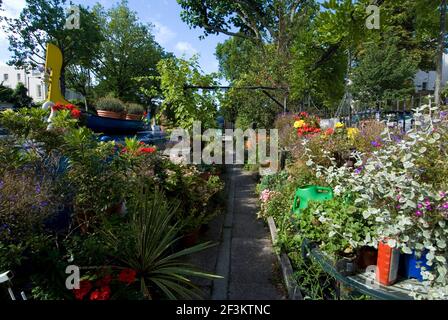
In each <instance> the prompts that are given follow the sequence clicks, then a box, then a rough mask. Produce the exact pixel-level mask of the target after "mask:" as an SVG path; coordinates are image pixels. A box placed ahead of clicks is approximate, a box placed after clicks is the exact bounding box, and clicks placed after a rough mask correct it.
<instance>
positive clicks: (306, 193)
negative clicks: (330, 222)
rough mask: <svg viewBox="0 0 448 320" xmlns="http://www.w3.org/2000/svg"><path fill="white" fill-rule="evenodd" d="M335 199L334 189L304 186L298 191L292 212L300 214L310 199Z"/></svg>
mask: <svg viewBox="0 0 448 320" xmlns="http://www.w3.org/2000/svg"><path fill="white" fill-rule="evenodd" d="M331 199H333V189H331V188H327V187H319V186H304V187H300V188H298V189H297V191H296V195H295V197H294V205H293V207H292V212H293V213H295V214H300V210H303V209H306V208H307V207H308V202H309V201H326V200H331Z"/></svg>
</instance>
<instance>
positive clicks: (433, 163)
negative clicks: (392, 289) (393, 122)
mask: <svg viewBox="0 0 448 320" xmlns="http://www.w3.org/2000/svg"><path fill="white" fill-rule="evenodd" d="M427 110H428V107H426V108H423V109H422V110H417V111H416V112H415V114H414V117H415V118H416V119H417V121H416V123H415V128H414V129H413V130H412V131H410V132H408V133H407V134H403V133H401V132H394V131H393V130H392V129H390V128H388V127H387V126H386V125H384V124H381V123H377V122H371V123H366V124H364V126H362V127H360V128H359V129H355V128H345V126H343V125H342V124H338V125H337V126H336V128H333V129H330V130H326V131H323V132H321V133H316V134H312V135H311V136H310V135H308V136H306V137H301V138H300V139H297V144H295V145H291V149H292V150H293V154H294V160H293V161H292V163H290V164H289V166H288V169H287V170H286V171H285V172H282V173H280V174H277V175H276V176H273V177H269V178H265V179H264V180H263V181H262V182H261V184H260V185H259V186H258V191H259V192H260V202H261V212H260V214H261V216H263V217H268V216H272V217H273V218H274V219H275V220H276V224H277V226H279V228H280V230H279V240H278V243H277V245H278V246H280V247H281V248H282V249H283V250H285V251H286V252H287V253H288V254H289V256H290V258H291V260H292V261H293V264H294V267H295V270H296V272H297V277H298V281H299V284H300V285H301V286H302V287H303V289H304V291H305V293H306V295H308V296H309V297H311V298H332V297H334V296H335V294H336V286H335V281H334V279H333V278H331V277H330V276H328V275H327V274H326V273H325V272H323V270H322V269H321V268H320V267H319V266H318V265H311V266H310V264H309V262H308V263H306V262H305V260H304V259H303V256H302V254H301V251H302V249H303V248H302V244H303V241H304V240H305V239H306V240H308V241H311V242H312V243H314V244H315V245H317V246H318V248H319V250H321V251H322V252H324V253H325V254H327V255H328V256H330V257H332V258H333V259H334V260H335V261H338V262H339V263H342V262H343V261H354V263H355V265H356V266H358V270H357V271H355V272H361V271H363V270H364V269H365V268H366V267H367V266H366V263H365V259H366V254H365V252H366V250H367V251H369V250H370V251H372V249H376V248H378V244H379V242H380V241H385V242H386V244H387V245H388V246H390V247H391V248H396V249H398V250H399V251H400V252H401V259H402V260H406V259H408V257H411V255H412V254H413V253H416V255H417V256H422V257H423V261H424V259H425V258H426V260H427V261H426V267H425V266H424V265H423V266H422V267H421V268H419V269H418V270H419V271H420V275H421V277H422V283H421V285H418V286H412V285H410V286H409V288H408V289H409V292H410V294H411V295H412V296H413V297H414V298H418V299H446V298H448V277H447V263H446V258H447V254H448V251H447V248H446V241H447V234H448V228H447V227H446V221H447V219H448V197H447V194H446V192H447V190H448V185H447V184H448V182H447V181H446V176H447V173H448V172H447V170H448V165H447V163H446V155H447V154H446V153H447V148H446V141H448V140H447V138H448V122H447V121H446V119H445V118H442V117H439V116H438V114H437V116H434V115H435V114H436V112H437V110H431V114H432V117H429V116H428V112H427ZM425 111H426V112H425ZM425 113H426V114H425ZM294 120H296V119H291V121H294ZM304 185H320V186H327V187H331V188H332V189H333V190H334V194H335V197H334V199H333V200H330V201H326V202H311V203H310V205H309V207H308V208H306V209H304V210H302V211H301V212H300V214H297V215H291V205H292V198H293V196H294V193H295V190H296V189H297V188H298V187H300V186H304ZM368 248H372V249H368ZM370 260H372V259H370ZM363 261H364V262H363ZM370 264H371V263H370ZM342 269H343V268H342Z"/></svg>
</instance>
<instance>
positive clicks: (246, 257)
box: [191, 166, 285, 300]
mask: <svg viewBox="0 0 448 320" xmlns="http://www.w3.org/2000/svg"><path fill="white" fill-rule="evenodd" d="M226 176H227V179H226V180H227V186H226V187H227V197H228V198H227V211H226V213H225V215H221V216H219V217H218V218H216V219H215V220H214V221H213V222H212V223H211V224H210V227H209V229H208V231H207V232H206V233H205V234H204V235H203V236H202V237H201V241H213V242H216V243H218V245H217V246H216V247H214V248H212V249H209V250H207V251H206V252H203V253H200V254H198V255H196V256H194V257H192V259H191V262H192V263H195V264H196V265H197V266H198V267H200V268H202V269H203V270H206V271H209V272H214V273H216V274H219V275H221V276H223V277H224V279H220V280H215V281H207V280H197V281H196V282H197V283H198V285H200V286H201V288H202V289H203V292H204V298H205V299H213V300H280V299H285V290H284V289H283V285H282V280H281V274H280V271H279V268H278V265H277V259H276V256H275V254H274V251H273V247H272V242H271V238H270V235H269V229H268V228H267V227H266V225H265V223H264V222H263V221H262V220H259V219H257V211H258V208H257V198H256V194H255V192H254V190H255V185H256V181H255V177H254V175H253V174H252V173H249V172H245V171H243V170H242V168H241V167H240V166H228V167H227V173H226Z"/></svg>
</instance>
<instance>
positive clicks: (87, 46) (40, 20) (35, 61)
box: [0, 0, 102, 93]
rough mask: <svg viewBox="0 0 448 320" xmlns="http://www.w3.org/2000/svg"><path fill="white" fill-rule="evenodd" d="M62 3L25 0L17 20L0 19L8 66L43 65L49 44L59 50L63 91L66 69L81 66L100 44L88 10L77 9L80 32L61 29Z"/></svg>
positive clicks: (96, 26)
mask: <svg viewBox="0 0 448 320" xmlns="http://www.w3.org/2000/svg"><path fill="white" fill-rule="evenodd" d="M66 5H67V1H66V0H26V6H25V8H24V9H23V11H22V12H21V14H20V16H19V18H17V19H8V18H7V17H0V19H1V20H2V21H4V22H5V26H4V31H5V32H6V33H7V35H8V40H9V50H10V51H11V52H12V57H11V60H10V61H9V64H11V65H15V66H16V67H19V68H22V67H27V68H36V67H38V66H42V65H43V64H44V63H45V52H46V44H47V43H53V44H55V45H56V46H58V47H59V49H61V51H62V54H63V57H64V58H63V64H62V71H61V89H62V92H63V93H64V92H65V88H66V81H65V74H66V68H67V67H68V66H71V65H83V64H85V63H86V61H91V60H92V58H93V57H95V56H96V55H97V54H98V51H99V50H98V47H99V44H100V43H101V41H102V37H101V34H100V32H99V26H98V20H97V19H96V17H95V15H93V14H92V13H91V12H90V11H89V10H88V9H86V8H84V7H82V6H80V7H79V8H80V18H81V20H80V21H81V25H80V29H78V30H76V29H73V30H69V29H66V28H65V24H66V18H67V17H66V14H65V7H66Z"/></svg>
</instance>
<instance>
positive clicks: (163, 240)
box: [108, 186, 219, 299]
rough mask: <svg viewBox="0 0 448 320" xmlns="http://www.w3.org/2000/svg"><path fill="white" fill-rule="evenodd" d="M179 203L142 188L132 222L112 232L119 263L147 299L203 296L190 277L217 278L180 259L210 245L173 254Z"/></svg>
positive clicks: (133, 200) (135, 199)
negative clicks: (137, 282) (129, 272)
mask: <svg viewBox="0 0 448 320" xmlns="http://www.w3.org/2000/svg"><path fill="white" fill-rule="evenodd" d="M178 208H179V203H177V202H174V201H170V204H168V202H167V200H166V198H165V196H164V195H163V194H162V193H161V192H160V191H158V190H157V189H156V190H155V192H154V190H153V189H152V188H147V187H144V186H140V188H138V189H136V190H135V193H134V194H133V197H132V198H131V200H130V202H129V214H130V221H129V224H128V225H127V226H126V227H125V228H126V231H125V232H123V227H122V226H120V227H119V228H118V229H117V230H115V232H114V231H112V232H109V233H108V238H109V243H110V246H111V248H113V250H115V249H116V248H119V250H118V251H117V252H119V256H118V257H117V258H118V259H119V260H120V261H123V262H124V263H125V264H126V267H128V268H131V269H132V270H135V272H136V275H137V279H138V280H139V282H140V288H141V292H142V294H143V296H144V297H145V298H147V299H153V298H154V297H157V296H159V295H160V294H163V295H164V296H166V297H167V298H169V299H176V298H179V297H180V298H183V299H190V298H192V297H196V298H198V297H200V290H199V289H198V288H197V287H196V286H195V285H194V284H193V283H192V282H191V281H190V279H189V277H192V276H195V277H201V278H208V279H215V278H219V277H218V276H215V275H212V274H207V273H203V272H199V271H197V270H196V269H195V268H193V267H192V266H190V265H188V264H185V263H184V262H182V261H181V260H180V258H182V257H185V256H187V255H190V254H194V253H197V252H200V251H203V250H205V249H207V248H209V247H210V246H211V244H210V243H204V244H199V245H196V246H194V247H191V248H187V249H184V250H181V251H177V252H176V251H174V252H173V251H172V248H173V247H174V245H175V243H176V242H177V240H178V236H177V233H178V226H179V223H176V222H175V221H174V218H175V216H176V212H177V210H178Z"/></svg>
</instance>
